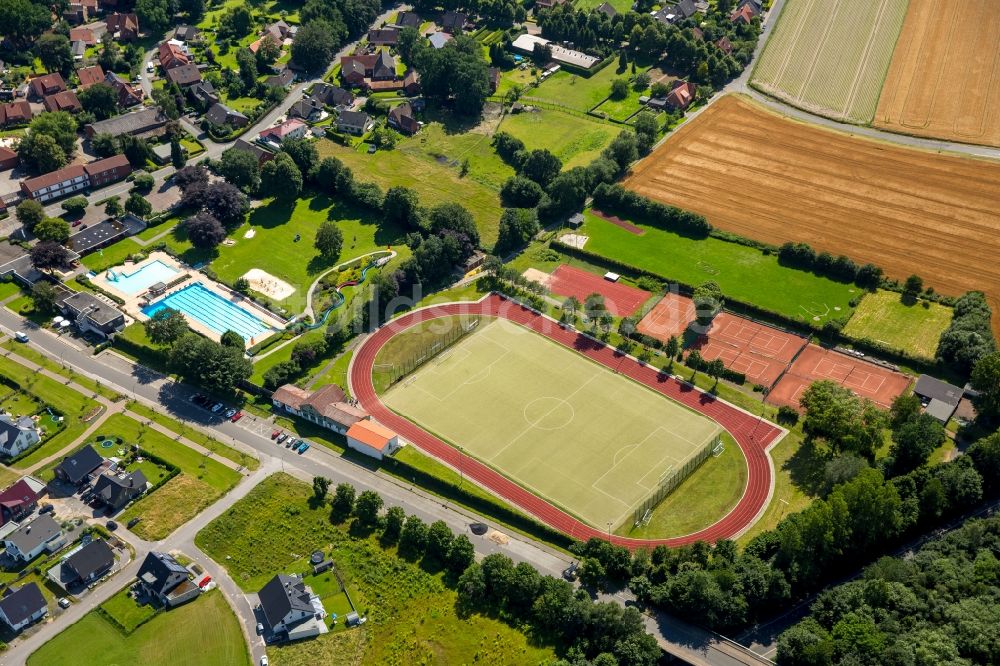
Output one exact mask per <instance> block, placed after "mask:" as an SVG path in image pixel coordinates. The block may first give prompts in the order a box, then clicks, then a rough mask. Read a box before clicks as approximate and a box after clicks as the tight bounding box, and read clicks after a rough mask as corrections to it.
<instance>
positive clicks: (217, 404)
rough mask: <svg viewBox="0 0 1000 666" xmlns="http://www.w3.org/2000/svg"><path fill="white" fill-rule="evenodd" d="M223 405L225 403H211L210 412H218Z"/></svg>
mask: <svg viewBox="0 0 1000 666" xmlns="http://www.w3.org/2000/svg"><path fill="white" fill-rule="evenodd" d="M223 407H225V405H223V404H222V403H221V402H217V403H215V404H214V405H212V413H213V414H218V413H219V412H220V411H222V408H223Z"/></svg>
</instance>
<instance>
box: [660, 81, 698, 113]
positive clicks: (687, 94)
mask: <svg viewBox="0 0 1000 666" xmlns="http://www.w3.org/2000/svg"><path fill="white" fill-rule="evenodd" d="M697 94H698V86H696V85H695V84H693V83H689V82H688V81H681V80H680V79H678V80H677V81H674V87H673V89H672V90H671V91H670V93H669V94H668V95H667V104H669V105H670V106H671V107H672V108H674V109H678V110H681V111H683V110H684V109H686V108H688V107H689V106H691V104H692V103H693V102H694V99H695V95H697Z"/></svg>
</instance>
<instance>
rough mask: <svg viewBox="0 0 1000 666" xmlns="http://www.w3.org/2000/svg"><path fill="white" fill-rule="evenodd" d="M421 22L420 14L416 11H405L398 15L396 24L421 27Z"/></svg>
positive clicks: (404, 26) (406, 26) (401, 26)
mask: <svg viewBox="0 0 1000 666" xmlns="http://www.w3.org/2000/svg"><path fill="white" fill-rule="evenodd" d="M421 23H422V21H421V20H420V14H417V13H416V12H406V11H403V12H399V14H397V15H396V21H395V25H396V26H398V27H400V28H415V29H419V28H420V24H421Z"/></svg>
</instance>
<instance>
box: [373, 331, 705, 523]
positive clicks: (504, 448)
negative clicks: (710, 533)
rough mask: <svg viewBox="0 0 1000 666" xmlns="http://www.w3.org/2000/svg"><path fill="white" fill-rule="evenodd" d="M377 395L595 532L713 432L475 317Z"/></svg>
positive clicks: (563, 354) (659, 400)
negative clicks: (452, 340)
mask: <svg viewBox="0 0 1000 666" xmlns="http://www.w3.org/2000/svg"><path fill="white" fill-rule="evenodd" d="M383 400H384V402H385V403H386V404H387V405H388V406H389V407H390V408H391V409H393V410H394V411H396V412H398V413H400V414H402V415H403V416H405V417H407V418H408V419H410V420H412V421H414V422H415V423H417V424H419V425H421V426H422V427H424V428H426V429H427V430H430V431H431V432H435V433H437V434H439V435H440V436H442V437H444V438H445V439H447V440H449V441H450V442H451V443H452V444H453V445H456V446H459V447H461V448H462V449H464V450H465V451H467V452H468V453H470V454H471V455H474V456H475V457H477V458H479V459H480V460H483V461H484V462H486V463H488V464H489V465H491V466H493V467H495V468H496V469H498V470H499V471H501V472H503V473H504V474H505V475H507V476H508V477H510V478H511V479H513V480H514V481H516V482H518V483H519V484H521V485H522V486H524V487H526V488H528V489H529V490H531V491H533V492H535V493H536V494H538V495H540V496H542V497H545V498H547V499H549V500H550V501H552V502H555V503H557V504H559V505H560V506H562V507H563V508H564V509H565V510H567V511H569V512H571V513H573V514H575V515H577V516H579V517H580V518H581V519H583V520H585V521H586V522H588V523H590V524H591V525H594V526H597V527H600V528H604V527H606V526H607V524H608V523H609V522H610V523H611V524H612V526H617V525H619V524H620V523H622V522H623V521H625V520H629V519H631V518H632V513H633V512H634V510H635V508H636V507H637V506H638V505H639V504H640V503H641V502H642V501H643V500H645V499H646V498H647V497H649V495H650V494H651V493H652V492H653V491H654V490H655V489H656V488H657V485H658V483H659V481H660V480H661V479H662V478H663V477H664V476H665V475H666V474H667V473H668V472H670V471H671V470H674V469H678V468H680V467H681V466H682V465H683V464H684V463H685V462H686V461H688V460H690V459H691V458H692V457H694V456H695V455H696V454H697V453H698V452H699V451H700V450H701V449H702V448H703V447H704V446H706V445H707V444H708V443H709V442H710V441H711V440H712V439H714V437H715V435H716V434H717V433H718V432H719V431H720V428H719V426H718V424H716V423H715V422H713V421H712V420H710V419H707V418H705V417H703V416H701V415H699V414H697V413H695V412H693V411H691V410H688V409H687V408H685V407H683V406H681V405H679V404H677V403H675V402H672V401H670V400H668V399H666V398H664V397H663V396H660V395H657V394H656V393H654V392H653V391H650V390H648V389H646V388H643V387H642V386H640V385H638V384H636V383H635V382H633V381H631V380H629V379H626V378H625V377H622V376H620V375H616V374H614V373H612V372H609V371H608V370H607V369H606V368H603V367H601V366H599V365H597V364H595V363H593V362H591V361H589V360H587V359H586V358H585V357H583V356H581V355H580V354H577V353H576V352H573V351H571V350H569V349H566V348H564V347H562V346H560V345H558V344H556V343H554V342H551V341H550V340H547V339H546V338H544V337H542V336H540V335H537V334H535V333H532V332H531V331H528V330H527V329H524V328H521V327H520V326H518V325H516V324H513V323H511V322H509V321H506V320H485V319H484V320H482V323H481V324H480V328H479V330H478V331H476V332H475V333H473V334H471V335H469V336H467V337H465V338H464V339H463V340H462V341H461V342H459V343H458V344H456V345H455V346H454V347H452V348H451V349H450V350H448V351H446V352H444V353H443V354H442V355H441V356H439V357H438V358H436V359H434V360H433V361H431V362H430V363H428V364H426V365H425V366H424V367H423V368H421V369H420V370H418V371H417V372H416V373H415V374H413V375H412V376H411V377H410V378H409V379H407V380H405V381H403V382H401V383H399V384H397V385H396V386H395V387H394V388H393V389H391V390H390V391H389V392H388V393H387V394H386V395H385V396H383ZM612 401H613V402H612ZM708 464H711V463H708Z"/></svg>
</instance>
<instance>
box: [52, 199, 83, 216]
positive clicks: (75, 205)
mask: <svg viewBox="0 0 1000 666" xmlns="http://www.w3.org/2000/svg"><path fill="white" fill-rule="evenodd" d="M89 204H90V202H89V201H87V197H84V196H75V197H70V198H69V199H66V200H65V201H63V202H62V204H60V206H59V207H60V208H62V209H63V210H64V211H66V214H67V215H70V216H77V215H82V214H83V211H85V210H86V209H87V206H88V205H89Z"/></svg>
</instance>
